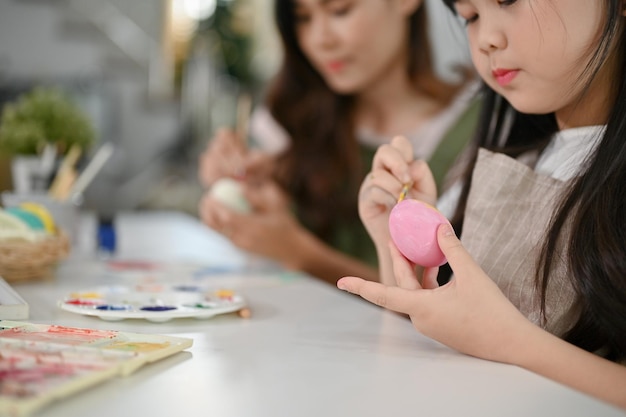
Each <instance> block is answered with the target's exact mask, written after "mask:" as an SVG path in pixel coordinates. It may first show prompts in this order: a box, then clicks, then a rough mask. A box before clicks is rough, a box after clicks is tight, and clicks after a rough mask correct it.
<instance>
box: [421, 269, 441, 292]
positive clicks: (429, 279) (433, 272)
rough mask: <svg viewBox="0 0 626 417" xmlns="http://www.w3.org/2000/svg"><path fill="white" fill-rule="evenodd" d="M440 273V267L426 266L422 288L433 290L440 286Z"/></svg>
mask: <svg viewBox="0 0 626 417" xmlns="http://www.w3.org/2000/svg"><path fill="white" fill-rule="evenodd" d="M438 274H439V268H438V267H435V268H424V273H423V274H422V288H424V289H428V290H432V289H435V288H438V287H439V282H437V275H438Z"/></svg>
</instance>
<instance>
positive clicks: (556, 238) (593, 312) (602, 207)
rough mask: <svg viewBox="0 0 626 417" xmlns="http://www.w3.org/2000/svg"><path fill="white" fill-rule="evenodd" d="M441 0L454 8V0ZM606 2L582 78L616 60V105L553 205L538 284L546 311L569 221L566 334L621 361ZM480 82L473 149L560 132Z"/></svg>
mask: <svg viewBox="0 0 626 417" xmlns="http://www.w3.org/2000/svg"><path fill="white" fill-rule="evenodd" d="M444 2H445V3H446V4H447V5H448V6H449V7H450V8H452V9H453V7H452V6H453V4H454V1H453V0H444ZM604 3H605V6H604V8H605V10H606V14H605V22H606V24H605V26H604V29H603V31H602V34H601V37H600V39H601V41H600V45H599V46H598V48H597V50H595V51H594V53H593V55H592V57H591V60H590V63H589V65H588V67H587V68H586V71H585V72H584V73H583V79H584V80H587V81H586V84H585V85H586V86H587V87H588V86H589V83H590V82H591V79H593V77H594V76H595V75H597V73H598V71H599V70H600V67H601V66H602V65H603V64H604V63H606V62H607V61H609V60H610V65H613V63H615V66H616V69H615V70H614V72H613V73H612V79H613V82H612V85H611V86H610V91H612V92H615V95H614V97H611V98H610V99H611V102H612V103H613V106H612V108H611V112H610V114H609V116H608V120H607V126H606V130H605V132H604V135H603V137H602V140H601V143H600V144H599V146H598V147H597V150H596V151H595V153H594V154H593V155H590V156H589V158H588V160H587V165H586V169H585V170H584V171H583V172H582V173H581V175H580V176H578V177H577V178H575V179H574V180H573V182H572V184H571V186H570V187H569V188H568V191H567V193H566V194H565V195H564V197H563V199H562V200H561V201H560V203H559V205H558V206H557V208H556V209H555V212H554V214H553V217H552V220H551V224H550V226H549V228H548V231H547V234H546V236H545V239H544V243H543V246H542V249H541V254H540V258H539V262H538V265H537V269H536V285H537V287H538V288H539V290H540V294H541V306H542V312H543V313H544V314H545V303H546V298H545V297H546V289H547V287H548V281H549V279H550V275H551V270H552V268H553V266H554V261H555V260H556V259H557V258H558V253H557V247H559V243H560V239H562V237H561V235H560V232H561V230H562V228H563V227H564V226H565V225H566V224H568V223H570V224H571V225H572V236H571V240H570V241H569V242H565V244H566V245H567V258H566V262H567V264H568V266H569V268H570V271H571V280H572V283H573V286H574V288H575V290H576V293H577V297H578V300H577V301H578V303H579V306H580V311H581V313H580V316H579V317H578V319H577V321H576V322H575V323H574V325H573V326H572V328H571V329H569V330H568V331H567V333H566V334H565V336H564V338H565V340H567V341H569V342H570V343H572V344H574V345H577V346H579V347H581V348H583V349H585V350H588V351H591V352H596V351H597V352H601V353H602V354H603V355H604V356H605V357H607V358H608V359H611V360H615V361H622V360H624V359H626V77H625V76H624V74H625V73H626V72H625V71H626V30H625V28H624V23H623V20H624V18H623V17H622V15H621V13H622V7H623V4H622V0H605V1H604ZM453 10H454V9H453ZM483 90H484V102H483V108H482V114H481V117H480V121H479V129H478V131H477V136H476V140H475V145H476V149H475V151H477V149H478V147H484V148H487V149H490V150H495V151H497V152H502V153H505V154H507V155H510V156H513V157H515V156H518V155H519V154H520V153H522V152H525V151H528V150H537V151H541V150H543V149H544V148H545V146H546V145H547V141H548V140H549V138H550V137H551V136H552V135H553V134H554V133H556V132H557V130H558V126H557V123H556V119H555V117H554V114H547V115H528V114H522V113H520V112H517V111H516V110H515V109H514V108H513V107H512V106H511V105H510V104H509V103H507V102H506V100H504V99H503V97H501V96H499V95H498V94H496V93H495V92H494V91H493V90H491V89H490V88H489V87H487V86H486V85H484V88H483ZM501 138H504V140H502V139H501ZM475 162H476V152H475V153H474V158H473V162H472V163H471V164H470V166H469V167H468V169H467V171H466V173H465V184H464V189H463V192H462V196H461V202H460V204H459V206H458V207H457V211H456V213H455V215H454V217H453V220H452V222H453V224H454V226H455V229H456V230H457V232H458V233H462V225H463V213H464V211H465V206H466V202H467V196H468V194H469V188H470V186H471V172H472V170H473V167H474V165H475Z"/></svg>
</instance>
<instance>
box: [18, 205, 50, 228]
mask: <svg viewBox="0 0 626 417" xmlns="http://www.w3.org/2000/svg"><path fill="white" fill-rule="evenodd" d="M20 208H21V209H23V210H26V211H29V212H31V213H33V214H35V215H36V216H37V217H38V218H39V219H40V220H41V222H42V223H43V226H44V229H45V230H46V232H48V233H54V231H55V230H56V226H55V224H54V217H53V216H52V214H51V213H50V211H48V209H47V208H46V207H45V206H43V205H41V204H37V203H32V202H24V203H22V204H20Z"/></svg>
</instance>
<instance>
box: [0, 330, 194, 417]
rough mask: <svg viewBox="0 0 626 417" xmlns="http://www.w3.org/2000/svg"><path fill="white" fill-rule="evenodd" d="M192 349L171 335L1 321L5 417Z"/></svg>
mask: <svg viewBox="0 0 626 417" xmlns="http://www.w3.org/2000/svg"><path fill="white" fill-rule="evenodd" d="M192 343H193V340H192V339H188V338H181V337H173V336H165V335H154V334H139V333H129V332H119V331H112V330H95V329H85V328H76V327H64V326H55V325H47V324H31V323H24V322H16V321H6V320H0V415H2V416H24V415H28V414H30V413H32V412H34V411H35V410H37V409H40V408H41V407H43V406H44V405H46V404H48V403H50V402H52V401H55V400H58V399H61V398H63V397H66V396H68V395H71V394H74V393H76V392H78V391H81V390H83V389H86V388H88V387H90V386H93V385H95V384H98V383H100V382H103V381H106V380H108V379H111V378H114V377H116V376H125V375H128V374H130V373H132V372H134V371H136V370H137V369H139V368H140V367H141V366H143V365H145V364H147V363H150V362H154V361H157V360H160V359H163V358H165V357H167V356H170V355H173V354H174V353H177V352H180V351H182V350H184V349H187V348H189V347H191V345H192Z"/></svg>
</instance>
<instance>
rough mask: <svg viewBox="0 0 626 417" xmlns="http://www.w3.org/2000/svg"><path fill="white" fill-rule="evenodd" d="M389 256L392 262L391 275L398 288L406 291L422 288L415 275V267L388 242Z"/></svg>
mask: <svg viewBox="0 0 626 417" xmlns="http://www.w3.org/2000/svg"><path fill="white" fill-rule="evenodd" d="M389 254H390V256H391V261H392V262H393V274H394V276H395V277H396V284H398V287H400V288H404V289H406V290H416V289H419V288H422V287H421V286H420V284H419V282H418V280H417V276H416V275H415V265H413V264H412V263H411V262H409V261H408V260H407V259H406V258H405V257H404V256H403V255H402V254H401V253H400V251H399V250H398V249H397V248H396V245H394V244H393V242H389Z"/></svg>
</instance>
